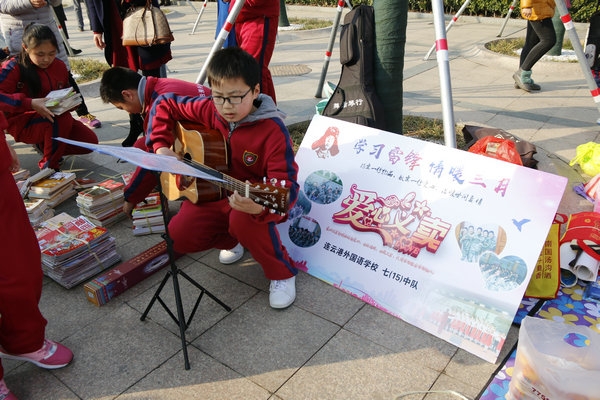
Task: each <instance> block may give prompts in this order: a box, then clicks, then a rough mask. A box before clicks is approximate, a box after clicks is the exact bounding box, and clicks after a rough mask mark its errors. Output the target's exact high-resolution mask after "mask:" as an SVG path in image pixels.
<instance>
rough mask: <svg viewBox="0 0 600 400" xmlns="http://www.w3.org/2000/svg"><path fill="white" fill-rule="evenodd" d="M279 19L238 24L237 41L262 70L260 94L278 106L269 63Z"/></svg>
mask: <svg viewBox="0 0 600 400" xmlns="http://www.w3.org/2000/svg"><path fill="white" fill-rule="evenodd" d="M278 24H279V20H278V18H264V17H263V18H255V19H251V20H248V21H244V22H236V24H235V39H236V41H237V44H238V46H240V47H241V48H242V49H244V50H245V51H247V52H248V53H250V54H251V55H252V56H253V57H254V58H255V59H256V61H258V64H259V65H260V68H261V79H260V92H261V93H264V94H267V95H269V96H271V98H272V99H273V101H274V102H275V103H276V104H277V99H276V97H275V86H274V85H273V77H272V76H271V72H270V71H269V63H270V62H271V57H272V56H273V51H274V50H275V41H276V40H277V26H278Z"/></svg>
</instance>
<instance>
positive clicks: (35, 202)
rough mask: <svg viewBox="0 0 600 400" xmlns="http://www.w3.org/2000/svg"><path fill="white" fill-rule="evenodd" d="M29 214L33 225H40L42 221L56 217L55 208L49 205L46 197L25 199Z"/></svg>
mask: <svg viewBox="0 0 600 400" xmlns="http://www.w3.org/2000/svg"><path fill="white" fill-rule="evenodd" d="M23 201H24V202H25V208H26V209H27V216H28V217H29V222H30V223H31V225H34V226H35V225H38V224H39V223H40V222H42V221H45V220H47V219H49V218H52V217H54V209H53V208H50V207H48V202H47V201H46V200H44V199H24V200H23Z"/></svg>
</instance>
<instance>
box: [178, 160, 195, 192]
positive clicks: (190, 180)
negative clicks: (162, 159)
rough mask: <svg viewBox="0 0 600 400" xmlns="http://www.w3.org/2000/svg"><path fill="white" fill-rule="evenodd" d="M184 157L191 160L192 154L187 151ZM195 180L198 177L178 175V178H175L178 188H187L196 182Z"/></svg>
mask: <svg viewBox="0 0 600 400" xmlns="http://www.w3.org/2000/svg"><path fill="white" fill-rule="evenodd" d="M183 158H184V159H186V160H188V161H190V160H191V159H192V155H191V154H190V153H185V154H184V155H183ZM195 180H196V178H194V177H193V176H186V175H177V178H176V179H175V181H176V182H177V189H179V190H186V189H187V188H189V187H190V186H191V185H193V184H194V181H195Z"/></svg>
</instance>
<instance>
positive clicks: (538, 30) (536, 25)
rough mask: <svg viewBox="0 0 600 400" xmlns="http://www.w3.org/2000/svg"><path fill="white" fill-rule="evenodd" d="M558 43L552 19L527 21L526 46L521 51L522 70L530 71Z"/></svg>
mask: <svg viewBox="0 0 600 400" xmlns="http://www.w3.org/2000/svg"><path fill="white" fill-rule="evenodd" d="M555 43H556V32H555V31H554V24H553V23H552V18H546V19H543V20H541V21H527V33H526V36H525V44H524V45H523V50H522V51H521V58H520V61H519V62H520V68H521V69H522V70H523V71H530V70H531V68H533V66H534V65H535V63H536V62H538V61H539V60H540V58H542V57H543V56H544V54H546V53H547V52H548V50H550V49H551V48H552V47H553V46H554V44H555Z"/></svg>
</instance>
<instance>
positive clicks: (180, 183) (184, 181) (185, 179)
mask: <svg viewBox="0 0 600 400" xmlns="http://www.w3.org/2000/svg"><path fill="white" fill-rule="evenodd" d="M195 180H196V178H194V177H193V176H186V175H177V176H176V178H175V181H176V182H177V189H179V190H181V191H183V190H186V189H187V188H189V187H190V186H191V185H192V184H193V183H194V181H195Z"/></svg>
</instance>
